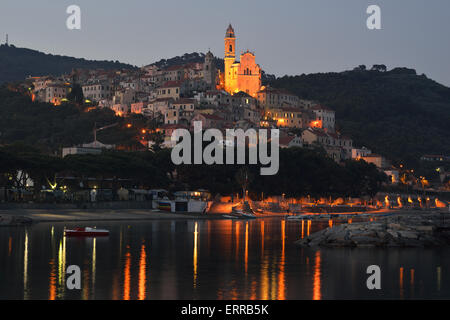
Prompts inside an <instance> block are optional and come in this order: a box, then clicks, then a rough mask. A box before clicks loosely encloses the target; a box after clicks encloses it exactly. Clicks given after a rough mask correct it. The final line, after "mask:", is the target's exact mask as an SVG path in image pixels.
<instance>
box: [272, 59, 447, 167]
mask: <svg viewBox="0 0 450 320" xmlns="http://www.w3.org/2000/svg"><path fill="white" fill-rule="evenodd" d="M270 84H271V85H272V86H274V87H278V88H285V89H287V90H289V91H291V92H292V93H294V94H296V95H298V96H300V97H301V98H304V99H311V100H317V101H318V102H320V103H321V104H324V105H326V106H328V107H330V108H332V109H334V110H335V111H336V121H337V126H338V128H339V130H340V131H341V132H343V133H345V134H348V135H350V136H351V137H352V138H353V140H354V143H355V145H356V146H360V147H361V146H365V147H367V148H369V149H371V150H372V151H373V152H376V153H380V154H383V155H385V156H386V157H388V158H390V159H392V160H394V161H395V160H398V161H403V160H405V161H406V162H407V163H410V164H411V165H414V164H416V163H417V162H418V161H419V159H420V157H421V156H422V155H424V154H450V88H448V87H445V86H443V85H441V84H439V83H437V82H435V81H433V80H430V79H428V78H427V77H426V76H425V75H417V74H416V71H415V70H412V69H407V68H395V69H392V70H390V71H387V70H386V67H385V66H383V65H376V66H374V67H373V68H372V69H371V70H367V69H366V67H365V66H359V67H357V68H355V69H354V70H352V71H345V72H341V73H318V74H309V75H304V74H303V75H300V76H285V77H282V78H278V79H276V80H275V81H271V83H270Z"/></svg>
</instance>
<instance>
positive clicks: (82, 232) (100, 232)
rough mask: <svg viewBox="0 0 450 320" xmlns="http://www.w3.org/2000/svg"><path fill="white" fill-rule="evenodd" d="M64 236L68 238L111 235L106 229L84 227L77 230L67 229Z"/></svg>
mask: <svg viewBox="0 0 450 320" xmlns="http://www.w3.org/2000/svg"><path fill="white" fill-rule="evenodd" d="M64 235H65V236H66V237H106V236H108V235H109V231H108V230H104V229H96V228H90V227H84V228H75V229H65V230H64Z"/></svg>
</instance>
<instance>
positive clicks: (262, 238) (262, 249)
mask: <svg viewBox="0 0 450 320" xmlns="http://www.w3.org/2000/svg"><path fill="white" fill-rule="evenodd" d="M261 256H264V221H261Z"/></svg>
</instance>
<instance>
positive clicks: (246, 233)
mask: <svg viewBox="0 0 450 320" xmlns="http://www.w3.org/2000/svg"><path fill="white" fill-rule="evenodd" d="M244 261H245V276H247V271H248V222H246V223H245V251H244Z"/></svg>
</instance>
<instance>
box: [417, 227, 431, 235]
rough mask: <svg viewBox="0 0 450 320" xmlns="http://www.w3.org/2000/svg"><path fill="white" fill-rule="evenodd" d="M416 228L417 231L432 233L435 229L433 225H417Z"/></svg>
mask: <svg viewBox="0 0 450 320" xmlns="http://www.w3.org/2000/svg"><path fill="white" fill-rule="evenodd" d="M414 229H416V230H417V231H422V232H426V233H432V232H433V231H434V227H433V226H415V227H414Z"/></svg>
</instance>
